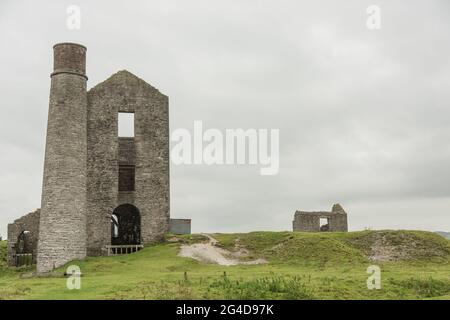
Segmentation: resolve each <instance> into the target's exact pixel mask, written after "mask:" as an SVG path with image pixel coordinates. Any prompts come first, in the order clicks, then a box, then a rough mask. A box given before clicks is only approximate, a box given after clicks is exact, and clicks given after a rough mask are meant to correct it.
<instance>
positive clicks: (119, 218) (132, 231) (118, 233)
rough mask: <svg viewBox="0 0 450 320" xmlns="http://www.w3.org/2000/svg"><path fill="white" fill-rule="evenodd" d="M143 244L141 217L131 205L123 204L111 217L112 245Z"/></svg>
mask: <svg viewBox="0 0 450 320" xmlns="http://www.w3.org/2000/svg"><path fill="white" fill-rule="evenodd" d="M140 243H141V215H140V213H139V210H138V209H137V208H136V207H135V206H133V205H131V204H122V205H120V206H118V207H117V208H116V209H114V211H113V213H112V215H111V244H112V245H128V244H140Z"/></svg>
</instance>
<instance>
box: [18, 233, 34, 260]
mask: <svg viewBox="0 0 450 320" xmlns="http://www.w3.org/2000/svg"><path fill="white" fill-rule="evenodd" d="M32 242H33V240H32V239H31V232H30V231H23V232H21V233H20V234H19V236H18V237H17V244H16V253H17V254H25V253H33V243H32Z"/></svg>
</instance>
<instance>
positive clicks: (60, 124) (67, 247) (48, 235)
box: [37, 43, 87, 273]
mask: <svg viewBox="0 0 450 320" xmlns="http://www.w3.org/2000/svg"><path fill="white" fill-rule="evenodd" d="M53 53H54V70H53V73H52V74H51V88H50V103H49V113H48V123H47V141H46V148H45V163H44V181H43V186H42V204H41V208H42V211H41V217H40V226H39V227H40V231H39V241H38V255H37V271H38V272H39V273H42V272H47V271H50V270H52V269H54V268H57V267H59V266H61V265H63V264H65V263H67V262H68V261H70V260H74V259H82V258H84V257H85V256H86V161H87V147H86V136H87V130H86V125H87V119H86V118H87V92H86V82H87V77H86V48H85V47H84V46H82V45H79V44H75V43H59V44H57V45H55V46H54V47H53Z"/></svg>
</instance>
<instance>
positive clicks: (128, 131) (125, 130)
mask: <svg viewBox="0 0 450 320" xmlns="http://www.w3.org/2000/svg"><path fill="white" fill-rule="evenodd" d="M118 136H119V137H121V138H134V113H132V112H119V116H118Z"/></svg>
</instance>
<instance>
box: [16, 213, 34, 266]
mask: <svg viewBox="0 0 450 320" xmlns="http://www.w3.org/2000/svg"><path fill="white" fill-rule="evenodd" d="M40 215H41V209H37V210H36V211H33V212H30V213H29V214H27V215H25V216H23V217H21V218H19V219H17V220H15V221H14V222H13V223H10V224H8V265H10V266H15V263H16V258H15V257H16V256H15V255H16V253H17V249H18V248H17V245H18V239H19V236H20V234H22V233H23V232H26V231H27V237H26V239H27V248H28V249H29V250H27V251H31V252H27V253H32V255H33V263H36V256H37V243H38V238H39V218H40Z"/></svg>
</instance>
